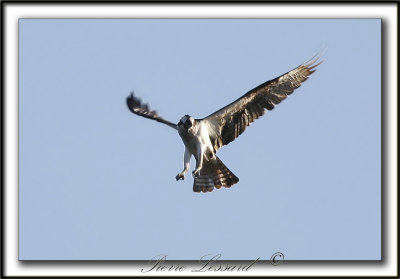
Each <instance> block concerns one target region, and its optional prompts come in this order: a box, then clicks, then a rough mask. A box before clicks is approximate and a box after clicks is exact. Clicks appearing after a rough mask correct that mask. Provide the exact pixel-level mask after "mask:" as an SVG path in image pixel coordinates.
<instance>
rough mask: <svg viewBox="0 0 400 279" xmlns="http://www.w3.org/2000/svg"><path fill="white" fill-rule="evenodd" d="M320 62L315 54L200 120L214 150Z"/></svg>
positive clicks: (296, 84)
mask: <svg viewBox="0 0 400 279" xmlns="http://www.w3.org/2000/svg"><path fill="white" fill-rule="evenodd" d="M321 63H322V61H319V58H318V57H316V56H314V57H313V58H311V59H310V60H309V61H307V62H305V63H303V64H301V65H300V66H298V67H297V68H295V69H293V70H291V71H289V72H287V73H286V74H283V75H281V76H279V77H277V78H275V79H273V80H270V81H267V82H265V83H263V84H261V85H259V86H257V87H256V88H254V89H252V90H250V91H249V92H247V93H246V94H245V95H243V96H242V97H240V98H239V99H237V100H236V101H234V102H233V103H231V104H229V105H227V106H225V107H224V108H222V109H220V110H218V111H217V112H215V113H213V114H211V115H209V116H207V117H206V118H203V119H201V120H200V121H204V122H205V123H206V125H208V126H209V127H210V128H211V129H210V130H211V131H213V133H211V134H210V139H211V142H212V144H213V146H214V150H215V151H217V150H218V149H219V148H221V147H222V146H223V145H227V144H229V143H230V142H232V141H233V140H235V139H236V138H237V137H238V136H239V135H240V134H242V133H243V132H244V130H245V129H246V128H247V126H249V125H250V124H251V123H252V122H253V121H254V120H256V119H257V118H259V117H260V116H261V115H263V114H264V112H265V109H267V110H272V109H273V108H274V107H275V105H277V104H279V103H280V102H281V101H282V100H284V99H286V97H287V96H288V95H290V94H291V93H292V92H293V91H294V90H295V89H296V88H298V87H299V86H300V85H301V83H302V82H304V81H305V80H307V79H308V77H309V76H310V75H311V74H312V73H313V72H314V71H315V67H317V66H318V65H319V64H321Z"/></svg>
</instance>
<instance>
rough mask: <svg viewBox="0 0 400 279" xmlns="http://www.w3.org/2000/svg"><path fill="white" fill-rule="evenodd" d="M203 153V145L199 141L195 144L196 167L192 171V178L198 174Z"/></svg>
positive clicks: (201, 164) (201, 165)
mask: <svg viewBox="0 0 400 279" xmlns="http://www.w3.org/2000/svg"><path fill="white" fill-rule="evenodd" d="M203 154H204V146H203V145H202V144H201V143H199V144H198V145H197V158H196V169H195V170H194V171H193V172H192V174H193V177H194V178H196V177H198V176H199V174H200V170H201V168H202V167H203Z"/></svg>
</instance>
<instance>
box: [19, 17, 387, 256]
mask: <svg viewBox="0 0 400 279" xmlns="http://www.w3.org/2000/svg"><path fill="white" fill-rule="evenodd" d="M380 37H381V22H380V20H379V19H372V20H367V19H354V20H350V19H349V20H345V19H331V20H326V19H324V20H299V19H296V20H284V19H282V20H277V19H274V20H265V19H264V20H262V19H259V20H253V19H240V20H239V19H238V20H226V19H224V20H210V19H197V20H194V19H180V20H172V19H164V20H162V19H158V20H149V19H147V20H122V19H121V20H103V19H98V20H94V19H92V20H77V19H70V20H60V19H58V20H57V19H47V20H40V19H22V20H20V22H19V39H20V41H19V66H20V67H19V74H20V76H19V78H20V79H19V125H20V126H19V160H20V161H19V164H20V165H19V195H20V199H19V258H20V259H21V260H33V259H35V260H47V259H53V260H58V259H60V260H61V259H71V260H72V259H73V260H81V259H88V260H98V259H110V260H111V259H112V260H139V259H141V260H148V259H150V258H152V257H154V256H156V255H159V254H166V255H168V258H169V259H177V260H197V259H199V258H200V257H201V256H203V255H205V254H218V253H220V254H221V255H222V259H225V260H254V259H256V258H258V257H260V258H261V259H262V260H266V259H269V258H270V256H271V255H272V254H273V253H275V252H278V251H280V252H282V253H284V254H285V259H287V260H349V259H351V260H378V259H380V258H381V227H380V224H381V217H380V216H381V210H380V208H381V182H380V181H381V171H380V167H381V160H380V157H381V138H380V130H381V124H380V123H381V78H380V77H381V67H380V63H381V60H380V57H381V54H380V52H381V40H380ZM324 47H326V51H325V52H324V54H323V58H324V59H325V62H324V63H323V64H322V65H321V66H320V67H319V68H318V71H317V72H316V73H315V74H313V75H312V76H311V77H310V79H309V80H307V81H306V82H305V83H304V84H303V85H302V86H301V87H300V88H299V89H297V90H296V91H295V92H294V94H293V95H291V96H289V98H288V99H286V100H285V101H284V102H282V103H281V104H279V105H278V106H277V107H276V108H275V109H274V110H273V111H271V112H267V113H266V114H265V115H264V116H263V117H262V118H260V119H258V120H257V121H256V122H254V123H253V124H252V125H251V126H250V127H249V128H248V129H247V130H246V132H245V133H243V134H242V135H241V136H240V137H239V138H238V139H236V140H235V141H234V142H233V143H231V144H229V145H228V146H225V147H223V148H222V149H221V150H220V151H219V153H218V156H219V157H220V158H221V160H222V161H223V162H224V163H225V164H226V165H227V166H228V167H229V168H230V169H231V170H232V171H233V172H234V173H235V174H236V175H237V176H238V177H239V178H240V182H239V183H238V184H236V185H234V186H233V187H232V188H231V189H221V190H214V192H212V193H208V194H197V193H193V192H192V183H193V179H192V177H191V171H193V169H194V168H193V166H194V160H193V159H192V165H191V170H190V172H189V173H188V175H187V177H186V179H185V180H184V181H179V182H176V181H175V176H176V174H177V173H178V172H180V171H181V170H182V167H183V151H184V146H183V143H182V141H181V139H180V137H179V135H178V134H177V132H176V131H175V130H173V129H171V128H169V127H167V126H165V125H161V124H159V123H157V122H154V121H150V120H147V119H144V118H140V117H138V116H136V115H133V114H132V113H130V112H129V110H128V109H127V107H126V104H125V98H126V97H127V96H128V94H129V93H130V91H132V90H134V91H135V93H136V95H138V96H140V97H141V98H142V99H143V100H144V101H146V102H149V103H150V105H151V107H152V108H154V109H156V110H157V111H158V112H159V113H160V114H161V115H162V116H163V117H164V118H166V119H168V120H171V121H173V122H178V121H179V119H180V118H181V117H182V116H183V115H185V114H190V115H193V116H194V117H196V118H201V117H204V116H207V115H209V114H210V113H212V112H214V111H216V110H217V109H219V108H221V107H223V106H225V105H226V104H228V103H230V102H231V101H233V100H235V99H236V98H238V97H239V96H241V95H242V94H244V93H246V92H247V91H248V90H250V89H252V88H253V87H255V86H257V85H259V84H260V83H263V82H265V81H266V80H269V79H272V78H275V77H277V76H279V75H281V74H283V73H285V72H287V71H288V70H290V69H292V68H294V67H296V66H298V65H299V64H301V63H302V62H304V61H306V60H307V59H309V58H311V57H312V56H313V55H314V54H315V53H317V52H318V51H319V50H321V49H323V48H324Z"/></svg>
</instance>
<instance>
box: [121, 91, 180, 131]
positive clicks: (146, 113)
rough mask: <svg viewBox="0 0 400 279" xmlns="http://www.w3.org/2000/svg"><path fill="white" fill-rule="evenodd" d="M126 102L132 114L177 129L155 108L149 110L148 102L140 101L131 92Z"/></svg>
mask: <svg viewBox="0 0 400 279" xmlns="http://www.w3.org/2000/svg"><path fill="white" fill-rule="evenodd" d="M126 104H127V105H128V108H129V110H130V111H131V112H133V113H134V114H137V115H140V116H143V117H146V118H149V119H152V120H155V121H158V122H161V123H164V124H166V125H168V126H170V127H172V128H174V129H176V130H178V127H177V125H176V124H174V123H172V122H169V121H168V120H165V119H164V118H162V117H161V116H159V115H158V114H157V112H156V111H155V110H152V111H151V110H150V107H149V105H148V104H145V103H142V101H141V100H140V99H139V98H137V97H136V96H135V95H133V92H131V95H129V96H128V97H127V98H126Z"/></svg>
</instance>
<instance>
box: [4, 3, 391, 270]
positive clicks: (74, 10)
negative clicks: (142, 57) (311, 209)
mask: <svg viewBox="0 0 400 279" xmlns="http://www.w3.org/2000/svg"><path fill="white" fill-rule="evenodd" d="M1 10H2V47H3V48H2V50H3V53H2V55H3V56H2V58H3V59H2V79H3V82H2V88H3V94H4V95H2V105H3V107H2V111H3V119H4V122H3V124H4V125H2V127H4V129H5V130H4V135H5V141H3V143H4V145H3V146H2V147H3V149H2V150H3V154H5V161H3V167H4V169H3V170H4V176H3V179H4V180H3V181H4V183H3V187H2V199H3V203H2V209H3V210H2V214H3V215H2V217H3V218H2V233H3V234H2V235H3V239H2V248H3V253H2V276H4V277H8V276H24V277H25V276H29V277H30V276H43V277H44V276H96V277H105V276H135V275H138V276H146V275H149V276H154V275H157V276H160V275H168V276H193V275H194V276H208V275H213V276H216V275H223V276H235V275H236V276H237V275H239V276H307V277H311V276H363V277H370V276H388V277H389V276H390V277H397V276H398V265H397V262H398V250H397V249H398V248H397V247H398V232H397V220H398V216H397V209H398V208H397V201H398V200H397V197H398V194H397V191H398V190H397V70H398V65H397V61H398V52H397V50H398V46H397V41H398V29H397V28H398V4H397V3H396V2H393V3H390V2H389V3H388V2H386V3H385V2H382V3H375V4H374V3H351V4H347V3H346V4H344V3H316V4H313V3H295V4H294V3H290V4H289V3H287V4H284V3H282V4H277V3H251V4H245V3H242V4H234V3H229V4H225V3H218V4H207V3H204V4H199V3H190V4H189V3H185V4H178V3H174V4H167V3H166V4H164V3H163V4H161V3H148V4H147V3H146V4H144V3H134V2H130V3H129V2H128V3H121V2H119V3H112V2H110V3H88V2H86V3H76V2H70V3H68V2H62V3H61V2H60V3H57V2H41V3H34V2H31V3H29V2H21V3H19V2H3V3H1ZM20 18H382V139H383V141H382V261H291V262H285V263H284V264H282V265H279V266H273V265H271V264H270V262H269V259H261V260H262V261H260V262H259V263H257V265H254V267H253V268H252V269H251V270H249V271H248V272H229V271H227V272H202V273H194V272H190V270H191V269H192V268H190V267H193V268H196V267H198V266H197V265H196V262H194V261H191V262H189V261H188V262H185V261H184V262H180V263H181V264H184V265H186V266H187V267H188V268H187V269H186V271H183V272H179V271H175V272H172V271H171V272H163V273H160V272H159V273H157V272H149V273H143V272H142V271H141V270H142V269H145V268H146V266H147V267H148V263H149V262H148V261H149V260H150V259H143V261H18V20H19V19H20ZM234 262H235V263H236V264H238V262H237V261H234ZM171 263H175V264H178V261H171ZM223 263H225V261H224V262H223Z"/></svg>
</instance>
